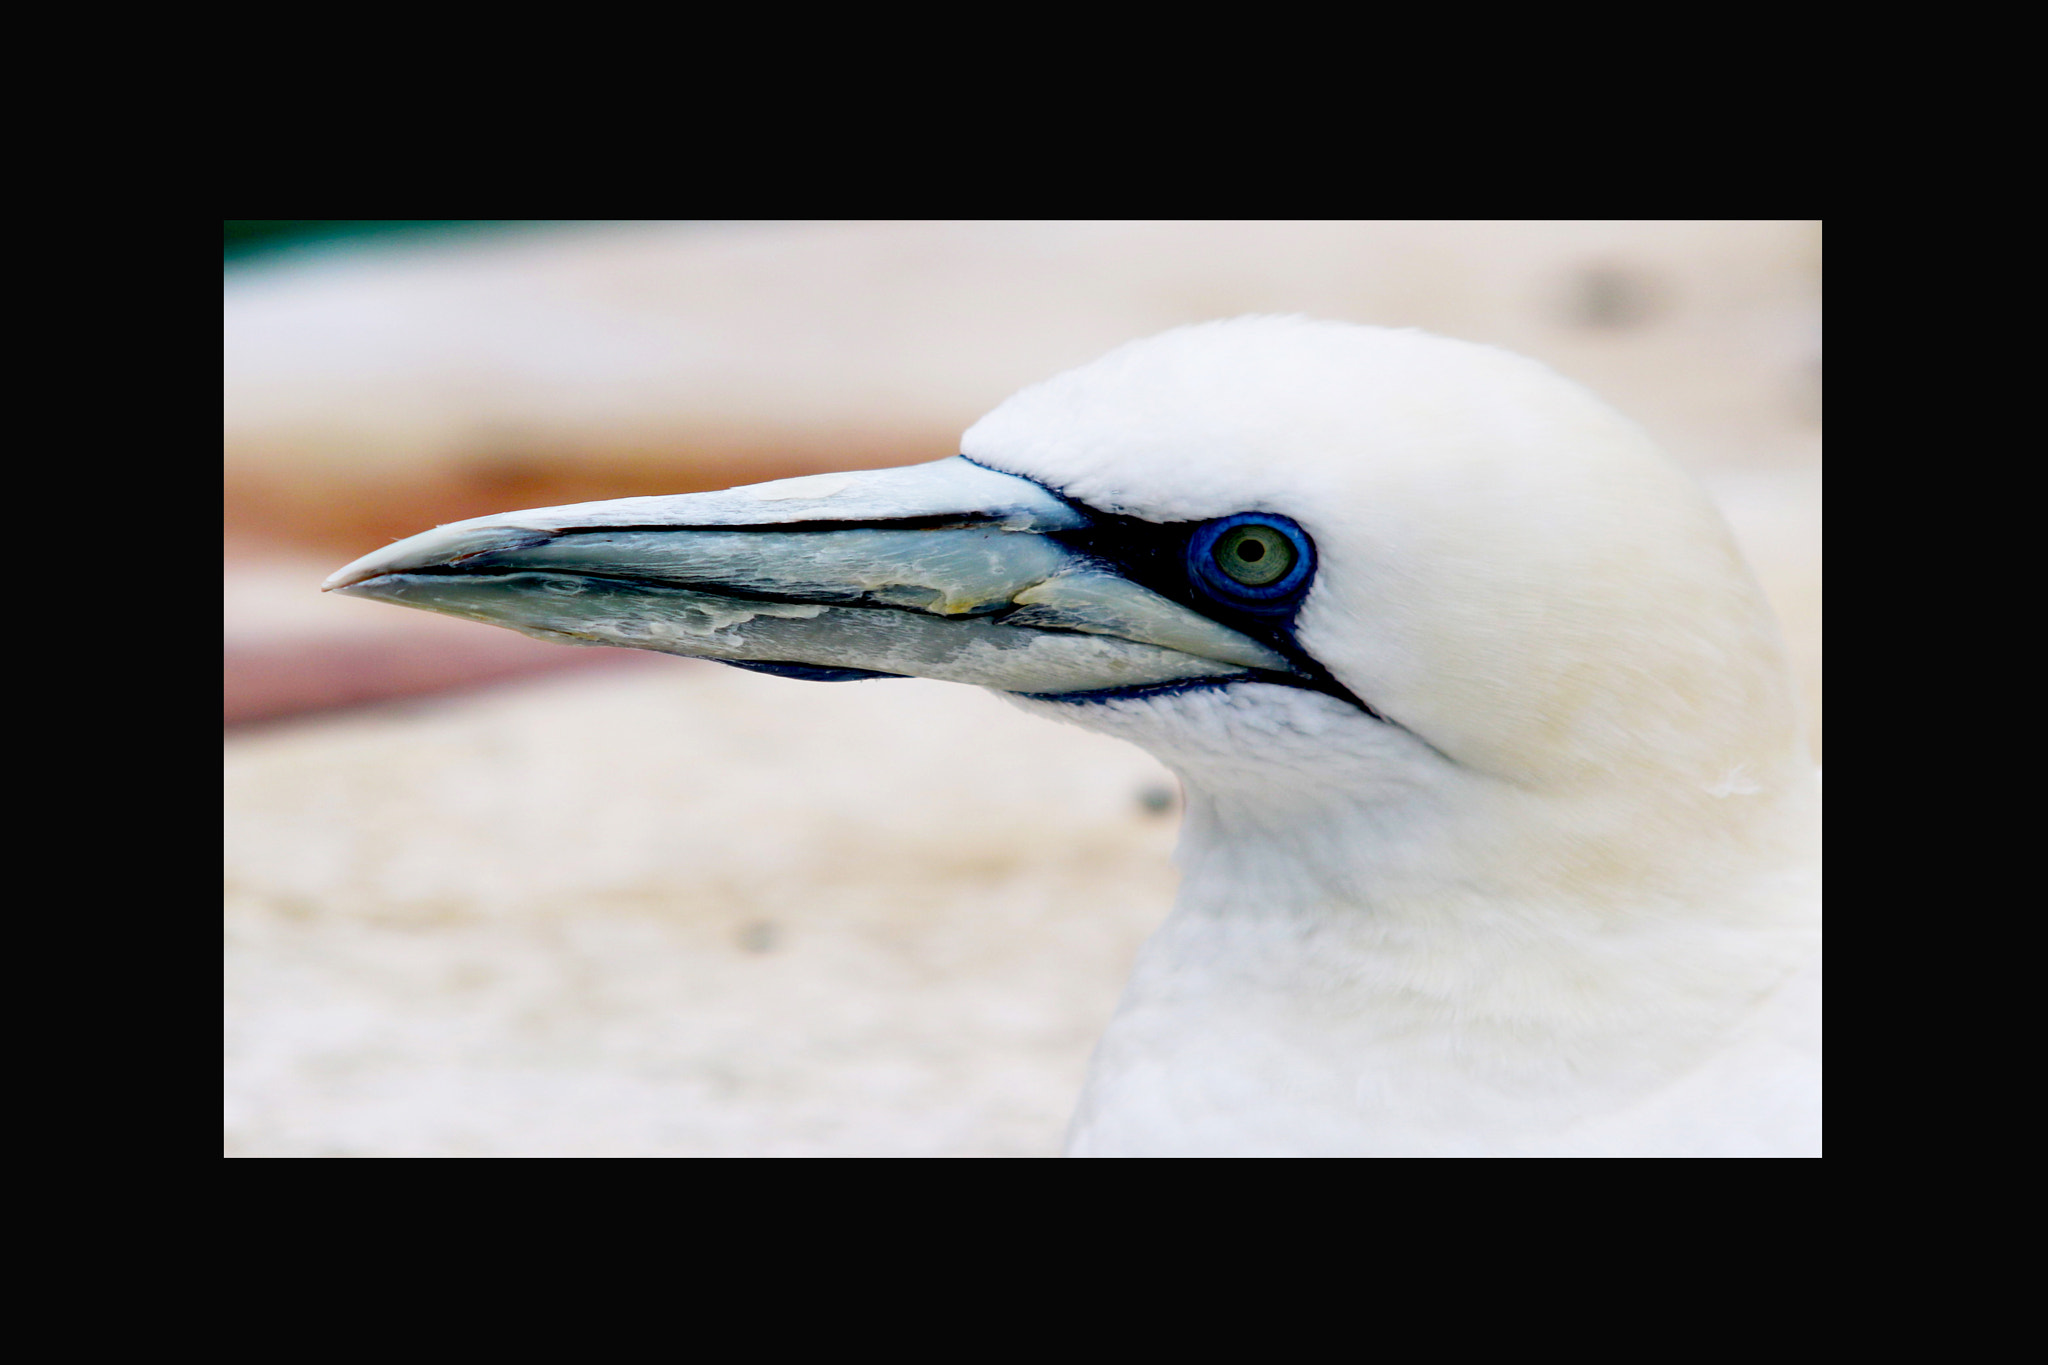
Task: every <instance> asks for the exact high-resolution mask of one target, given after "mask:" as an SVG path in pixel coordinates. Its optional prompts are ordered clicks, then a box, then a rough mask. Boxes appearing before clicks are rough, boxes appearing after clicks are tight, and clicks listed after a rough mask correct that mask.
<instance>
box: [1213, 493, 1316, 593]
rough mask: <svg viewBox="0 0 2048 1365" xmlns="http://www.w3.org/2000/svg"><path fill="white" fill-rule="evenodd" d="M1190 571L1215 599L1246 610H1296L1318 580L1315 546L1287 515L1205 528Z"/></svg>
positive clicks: (1226, 520)
mask: <svg viewBox="0 0 2048 1365" xmlns="http://www.w3.org/2000/svg"><path fill="white" fill-rule="evenodd" d="M1188 572H1189V574H1190V576H1191V577H1193V578H1194V580H1195V582H1196V583H1197V584H1199V585H1200V586H1201V587H1202V588H1204V589H1205V590H1207V591H1208V592H1209V594H1210V595H1211V596H1213V597H1216V598H1219V599H1221V600H1222V601H1225V602H1228V603H1230V604H1231V605H1233V606H1236V607H1239V608H1241V609H1243V610H1246V611H1257V612H1280V611H1291V610H1293V609H1294V606H1295V604H1296V603H1297V602H1299V601H1300V600H1301V595H1302V593H1304V592H1305V591H1307V589H1308V585H1309V580H1310V579H1311V578H1313V577H1314V576H1315V547H1314V546H1313V545H1311V544H1310V543H1309V538H1308V535H1307V533H1306V532H1304V531H1303V530H1302V529H1301V528H1300V527H1299V526H1296V525H1295V524H1294V523H1293V522H1292V521H1290V520H1288V519H1287V518H1286V517H1279V516H1272V515H1269V514H1266V513H1252V512H1244V513H1240V514H1238V515H1237V516H1233V517H1222V518H1219V519H1218V520H1216V521H1212V522H1210V523H1208V524H1207V525H1206V526H1203V527H1201V528H1199V529H1198V530H1197V531H1196V532H1195V534H1194V535H1193V536H1192V537H1191V538H1190V539H1189V541H1188Z"/></svg>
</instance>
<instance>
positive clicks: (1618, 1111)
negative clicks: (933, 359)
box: [963, 318, 1819, 1155]
mask: <svg viewBox="0 0 2048 1365" xmlns="http://www.w3.org/2000/svg"><path fill="white" fill-rule="evenodd" d="M963 449H964V451H965V452H966V453H967V454H968V455H969V456H970V457H971V458H973V459H975V460H976V461H978V462H979V463H982V464H985V465H988V466H990V467H992V468H996V469H1002V470H1007V471H1009V472H1012V473H1017V474H1022V475H1024V476H1026V477H1030V478H1033V479H1035V480H1038V481H1040V482H1043V483H1045V484H1047V485H1049V486H1051V487H1055V488H1058V489H1060V490H1061V491H1062V492H1064V493H1066V494H1067V495H1068V496H1070V497H1073V498H1075V499H1077V500H1078V501H1081V502H1084V503H1087V504H1090V505H1092V506H1096V507H1101V508H1105V509H1108V510H1113V511H1116V512H1119V513H1123V514H1127V515H1131V516H1136V517H1140V518H1145V519H1147V520H1156V521H1181V520H1199V519H1202V518H1209V517H1216V516H1220V515H1225V514H1228V513H1233V512H1239V511H1244V510H1248V509H1257V510H1262V511H1270V512H1276V513H1280V514H1283V515H1286V516H1289V517H1292V518H1294V519H1295V520H1296V521H1298V522H1299V523H1300V524H1301V526H1302V527H1303V528H1304V529H1305V530H1307V531H1308V532H1309V533H1310V534H1311V535H1312V536H1313V537H1314V540H1315V543H1316V546H1317V550H1318V553H1319V556H1320V567H1319V571H1318V576H1317V581H1316V583H1315V585H1314V587H1313V588H1312V589H1311V590H1310V592H1309V594H1308V597H1307V600H1306V601H1305V602H1304V603H1303V604H1302V607H1301V609H1300V612H1299V615H1298V618H1297V622H1296V630H1295V637H1296V639H1297V641H1298V643H1299V644H1300V646H1301V647H1302V649H1304V650H1305V651H1306V652H1307V653H1308V654H1310V655H1311V656H1313V657H1314V658H1315V659H1316V660H1317V661H1319V662H1320V663H1321V664H1322V665H1323V666H1325V667H1326V668H1328V669H1329V670H1330V671H1331V672H1332V673H1333V674H1334V675H1335V676H1336V678H1337V679H1338V680H1339V681H1340V682H1342V683H1344V684H1345V685H1346V686H1347V687H1348V688H1349V689H1350V690H1351V691H1352V692H1354V693H1355V694H1357V695H1358V696H1359V697H1360V698H1362V699H1364V700H1365V701H1366V702H1367V703H1368V704H1370V705H1371V706H1372V707H1373V708H1374V709H1375V710H1377V711H1379V712H1380V713H1381V715H1382V716H1384V717H1385V718H1386V719H1387V720H1388V721H1390V722H1392V724H1380V723H1377V722H1375V721H1374V720H1372V719H1371V718H1370V717H1367V716H1365V715H1363V714H1361V713H1360V712H1359V711H1357V710H1356V709H1355V708H1352V707H1347V706H1345V705H1344V704H1343V703H1341V702H1339V701H1337V700H1335V699H1334V698H1331V697H1329V696H1326V695H1322V694H1318V693H1312V692H1303V691H1298V690H1293V689H1288V688H1283V687H1277V686H1271V685H1267V684H1263V683H1257V682H1249V683H1240V684H1236V685H1233V686H1231V687H1228V688H1223V689H1215V690H1207V691H1196V692H1184V693H1179V694H1175V695H1172V696H1166V697H1152V698H1142V699H1134V700H1129V701H1110V702H1104V703H1097V704H1092V705H1077V704H1074V703H1069V702H1059V701H1051V702H1048V701H1025V702H1023V703H1022V704H1024V705H1026V706H1028V707H1031V708H1033V709H1035V710H1039V711H1042V712H1045V713H1048V714H1051V715H1055V716H1057V717H1059V718H1062V719H1066V720H1070V721H1073V722H1075V723H1079V724H1083V725H1088V726H1090V727H1092V728H1097V729H1101V730H1105V731H1107V732H1109V733H1112V734H1117V735H1120V736H1122V737H1124V738H1127V739H1130V740H1132V741H1134V742H1136V743H1138V744H1141V745H1143V746H1144V747H1146V748H1147V749H1149V750H1151V751H1152V752H1153V753H1155V754H1156V755H1158V756H1159V757H1160V758H1161V759H1162V760H1163V761H1165V762H1166V763H1167V764H1168V765H1169V766H1171V767H1173V768H1174V769H1176V770H1177V771H1178V772H1179V773H1180V774H1181V776H1182V778H1183V781H1184V784H1185V786H1186V789H1187V797H1188V814H1187V819H1186V825H1185V829H1184V834H1183V843H1182V847H1181V852H1180V861H1181V865H1182V869H1183V877H1184V884H1183V887H1182V891H1181V895H1180V899H1179V901H1178V903H1177V905H1176V907H1175V911H1174V913H1173V916H1172V917H1171V919H1170V920H1169V922H1168V923H1167V925H1166V926H1165V927H1164V928H1163V929H1162V930H1161V931H1160V932H1159V933H1158V934H1157V935H1156V936H1155V938H1154V939H1153V941H1152V942H1151V944H1149V945H1148V947H1147V949H1146V951H1145V953H1144V955H1143V958H1142V960H1141V963H1140V965H1139V968H1138V971H1137V973H1136V974H1135V976H1134V978H1133V980H1132V982H1131V984H1130V986H1129V988H1128V990H1127V994H1126V997H1125V1000H1124V1003H1123V1005H1122V1007H1121V1009H1120V1011H1119V1014H1118V1016H1117V1019H1116V1021H1115V1023H1114V1024H1113V1025H1112V1026H1111V1029H1110V1031H1109V1033H1108V1035H1107V1036H1106V1038H1105V1039H1104V1040H1103V1042H1102V1044H1101V1045H1100V1047H1099V1049H1098V1055H1097V1059H1096V1062H1095V1067H1094V1071H1093V1075H1092V1077H1091V1081H1090V1085H1089V1091H1088V1095H1087V1098H1086V1099H1085V1101H1084V1104H1083V1108H1082V1112H1081V1114H1080V1116H1079V1117H1078V1119H1077V1122H1076V1126H1075V1130H1074V1135H1073V1137H1074V1143H1075V1147H1076V1149H1077V1150H1078V1151H1082V1152H1102V1153H1123V1152H1130V1153H1136V1152H1168V1151H1171V1152H1184V1153H1188V1154H1195V1153H1204V1152H1213V1153H1225V1152H1241V1153H1252V1152H1271V1153H1281V1152H1291V1153H1299V1154H1332V1155H1334V1154H1342V1153H1359V1154H1369V1153H1372V1154H1401V1153H1417V1154H1427V1153H1440V1154H1484V1153H1497V1154H1509V1153H1551V1154H1571V1153H1587V1154H1591V1153H1596V1152H1617V1153H1658V1152H1669V1153H1674V1154H1675V1153H1684V1152H1697V1153H1721V1152H1726V1153H1794V1152H1810V1151H1817V1150H1818V1142H1819V1071H1818V1066H1819V1055H1818V1005H1819V991H1818V979H1819V978H1818V941H1819V940H1818V909H1819V882H1818V825H1817V821H1818V787H1817V779H1816V775H1815V773H1814V771H1813V768H1812V765H1811V762H1810V760H1808V759H1807V757H1806V752H1805V746H1804V743H1803V740H1802V737H1801V734H1800V730H1799V725H1798V721H1797V718H1796V714H1795V711H1794V706H1793V702H1792V695H1791V685H1790V680H1789V678H1788V675H1787V671H1786V666H1785V662H1784V657H1783V651H1782V648H1781V646H1780V643H1779V640H1778V636H1777V630H1776V626H1775V623H1774V621H1773V620H1772V617H1771V614H1770V612H1769V610H1768V608H1767V607H1766V605H1765V603H1764V601H1763V597H1762V594H1761V592H1760V590H1759V589H1758V587H1757V585H1756V583H1755V581H1754V579H1753V578H1752V577H1751V575H1750V573H1749V572H1748V570H1747V568H1746V567H1745V566H1744V564H1743V563H1742V560H1741V557H1740V555H1739V554H1738V552H1737V551H1736V549H1735V547H1734V544H1733V541H1732V539H1731V537H1730V535H1729V533H1728V531H1727V529H1726V527H1725V526H1724V525H1723V523H1722V521H1721V519H1720V517H1719V515H1718V514H1717V513H1716V512H1715V511H1714V509H1713V508H1712V507H1711V505H1710V504H1709V503H1708V502H1707V500H1706V498H1705V497H1704V495H1703V494H1702V493H1701V492H1700V491H1699V490H1698V489H1697V488H1696V487H1695V486H1694V485H1693V483H1692V482H1691V480H1690V479H1689V478H1687V477H1686V476H1685V475H1684V474H1683V473H1682V472H1681V471H1679V470H1678V469H1677V468H1676V467H1675V466H1673V465H1672V464H1671V463H1670V462H1669V461H1668V460H1667V459H1666V458H1665V457H1663V456H1662V455H1661V454H1660V453H1659V452H1657V451H1656V450H1655V449H1654V448H1653V446H1652V445H1651V443H1650V442H1649V441H1648V439H1647V438H1646V437H1645V436H1644V435H1643V434H1642V433H1641V432H1640V431H1639V430H1638V429H1637V428H1636V427H1635V426H1634V425H1633V424H1631V423H1629V422H1627V421H1626V420H1624V419H1622V418H1621V417H1619V416H1618V415H1617V414H1615V413H1614V412H1612V411H1611V410H1609V409H1608V408H1606V407H1605V406H1604V405H1602V404H1601V403H1600V402H1598V401H1597V400H1596V399H1594V398H1593V397H1592V396H1591V395H1589V394H1588V393H1586V392H1585V391H1584V390H1582V389H1580V388H1579V387H1578V386H1576V385H1574V384H1571V383H1569V382H1567V381H1565V380H1563V379H1561V378H1560V377H1558V376H1557V375H1555V374H1553V373H1552V372H1550V371H1548V370H1547V369H1545V368H1543V367H1542V366H1540V365H1537V364H1536V363H1534V362H1532V361H1529V360H1526V359H1523V358H1521V357H1518V356H1514V355H1510V354H1507V353H1504V352H1501V351H1497V350H1493V349H1491V348H1487V347H1482V346H1475V345H1471V344H1467V343H1462V342H1457V341H1451V340H1446V339H1443V338H1439V337H1434V336H1428V335H1424V334H1420V333H1415V332H1396V331H1387V330H1382V329H1377V328H1367V327H1356V326H1348V325H1343V324H1334V323H1318V322H1308V321H1303V320H1300V319H1292V318H1248V319H1238V320H1234V321H1230V322H1221V323H1212V324H1207V325H1203V326H1197V327H1189V328H1184V329H1181V330H1178V331H1175V332H1171V333H1167V334H1165V335H1163V336H1159V337H1155V338H1151V339H1149V340H1146V341H1140V342H1136V343H1133V344H1131V345H1129V346H1126V347H1124V348H1122V349H1121V350H1119V351H1117V352H1114V353H1112V354H1111V355H1109V356H1107V357H1105V358H1103V359H1102V360H1099V361H1097V362H1095V363H1094V364H1092V365H1089V366H1086V367H1084V368H1082V369H1079V370H1075V371H1072V372H1070V373H1068V374H1064V375H1061V376H1059V377H1057V378H1055V379H1052V380H1050V381H1047V382H1045V383H1042V384H1039V385H1036V386H1034V387H1032V388H1029V389H1026V390H1024V391H1023V392H1021V393H1019V394H1018V395H1016V396H1015V397H1013V398H1012V399H1010V400H1009V401H1008V402H1006V403H1005V404H1003V405H1002V406H1001V407H999V408H997V409H996V410H995V411H994V412H992V413H991V414H989V416H987V417H986V418H984V419H983V420H982V421H981V422H979V423H978V424H976V426H975V427H973V428H972V429H971V430H970V431H969V432H968V434H967V437H966V440H965V442H964V443H963Z"/></svg>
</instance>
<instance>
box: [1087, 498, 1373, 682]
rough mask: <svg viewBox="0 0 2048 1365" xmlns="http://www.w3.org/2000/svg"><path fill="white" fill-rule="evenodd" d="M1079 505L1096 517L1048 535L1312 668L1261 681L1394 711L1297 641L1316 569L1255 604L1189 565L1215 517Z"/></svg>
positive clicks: (1269, 675) (1266, 676) (1265, 675)
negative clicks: (1279, 596) (1278, 596)
mask: <svg viewBox="0 0 2048 1365" xmlns="http://www.w3.org/2000/svg"><path fill="white" fill-rule="evenodd" d="M1073 505H1074V506H1075V508H1076V509H1077V510H1079V511H1081V512H1082V513H1083V514H1085V515H1086V516H1087V517H1088V519H1089V524H1088V525H1087V526H1084V527H1082V528H1081V529H1079V530H1076V531H1054V532H1051V533H1050V534H1049V535H1048V536H1047V538H1048V539H1050V540H1056V541H1058V542H1059V543H1060V544H1062V545H1064V546H1066V547H1067V548H1068V549H1070V550H1073V551H1075V552H1076V553H1078V554H1082V555H1086V556H1087V557H1088V558H1090V559H1093V560H1095V561H1097V562H1098V563H1100V564H1101V565H1103V566H1104V567H1105V568H1107V569H1109V570H1111V571H1112V572H1115V573H1118V574H1121V575H1123V576H1124V577H1125V578H1128V579H1130V580H1131V581H1132V582H1133V583H1136V584H1138V585H1139V586H1140V587H1145V588H1150V589H1151V590H1152V591H1153V592H1156V593H1158V594H1159V595H1160V596H1161V597H1164V598H1167V599H1168V600H1169V601H1173V602H1178V603H1180V604H1181V605H1182V606H1184V607H1186V608H1188V609H1189V610H1190V611H1194V612H1197V613H1199V614H1201V615H1203V616H1206V617H1208V618H1209V619H1210V620H1212V621H1216V622H1218V623H1220V624H1222V625H1226V626H1229V627H1230V628H1231V629H1232V630H1235V631H1237V632H1239V633H1240V634H1242V635H1246V636H1249V637H1250V638H1252V639H1254V640H1257V641H1258V642H1259V643H1260V644H1262V645H1265V646H1266V647H1267V648H1269V649H1271V650H1272V651H1273V652H1275V653H1276V654H1279V655H1281V656H1282V657H1284V658H1285V659H1286V660H1287V661H1288V662H1289V663H1291V664H1293V665H1294V666H1295V667H1296V668H1298V669H1300V670H1301V672H1302V673H1303V674H1305V675H1306V676H1304V677H1292V676H1288V675H1285V674H1277V673H1262V674H1259V675H1257V676H1258V677H1259V680H1260V681H1263V682H1277V683H1286V684H1288V685H1290V686H1294V687H1307V688H1308V689H1310V690H1311V691H1315V692H1322V693H1325V694H1327V695H1329V696H1332V697H1335V698H1337V699H1338V700H1339V701H1343V702H1348V703H1350V704H1351V705H1353V706H1355V707H1357V708H1358V709H1359V710H1361V711H1363V712H1365V714H1367V715H1368V716H1371V717H1372V718H1373V719H1374V720H1378V721H1385V720H1386V717H1384V716H1382V715H1381V714H1380V713H1379V712H1377V711H1375V710H1373V708H1372V707H1370V706H1368V705H1366V703H1365V702H1364V701H1363V700H1361V699H1360V698H1359V697H1358V695H1357V694H1356V693H1354V692H1352V691H1351V689H1349V688H1348V687H1346V686H1344V684H1342V683H1340V682H1338V681H1337V680H1336V679H1335V678H1333V677H1331V676H1330V672H1329V670H1328V669H1326V668H1324V667H1323V666H1322V665H1321V664H1319V663H1317V662H1316V661H1315V659H1313V658H1312V657H1310V655H1309V653H1308V652H1307V651H1306V650H1304V649H1303V648H1302V647H1301V646H1300V645H1299V644H1297V643H1296V642H1295V639H1294V617H1295V613H1296V612H1297V611H1298V610H1299V609H1300V607H1301V604H1302V602H1303V601H1304V600H1306V598H1307V596H1308V592H1309V589H1310V588H1312V587H1313V586H1314V584H1315V575H1314V574H1313V573H1311V574H1310V575H1309V576H1308V578H1307V579H1306V580H1305V581H1304V582H1303V584H1302V590H1301V592H1300V593H1299V594H1298V595H1296V596H1295V597H1294V598H1292V599H1291V600H1289V601H1286V602H1283V603H1275V604H1271V605H1263V606H1262V607H1261V608H1260V609H1258V610H1247V609H1245V608H1243V607H1240V606H1237V605H1236V604H1233V603H1231V602H1227V601H1225V600H1223V599H1222V598H1220V597H1218V596H1217V595H1215V594H1214V593H1211V592H1209V591H1208V590H1207V589H1205V588H1204V587H1203V586H1202V585H1200V584H1199V583H1197V582H1195V581H1194V579H1193V578H1192V577H1191V576H1190V574H1189V573H1188V542H1189V541H1190V540H1192V539H1193V538H1194V535H1195V533H1196V532H1197V531H1199V530H1200V529H1201V528H1202V527H1204V526H1206V525H1208V523H1207V522H1203V521H1166V522H1158V521H1144V520H1141V519H1139V518H1137V517H1126V516H1119V515H1117V514H1116V513H1114V512H1102V511H1098V510H1096V509H1095V508H1092V507H1089V506H1087V505H1086V504H1082V503H1074V504H1073ZM1302 535H1303V536H1304V538H1306V537H1307V535H1308V533H1307V532H1305V531H1304V532H1302ZM1309 544H1310V551H1311V553H1313V551H1314V541H1313V540H1311V541H1310V542H1309ZM1240 681H1241V680H1240ZM1186 686H1187V685H1184V684H1166V685H1162V686H1161V687H1158V688H1135V689H1129V690H1130V691H1132V692H1152V691H1184V690H1186Z"/></svg>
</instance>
